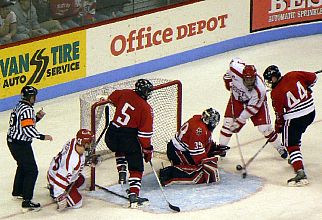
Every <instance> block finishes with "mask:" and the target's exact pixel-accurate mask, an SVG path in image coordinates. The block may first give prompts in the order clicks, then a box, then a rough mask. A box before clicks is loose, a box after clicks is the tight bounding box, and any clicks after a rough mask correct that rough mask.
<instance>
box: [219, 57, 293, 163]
mask: <svg viewBox="0 0 322 220" xmlns="http://www.w3.org/2000/svg"><path fill="white" fill-rule="evenodd" d="M223 78H224V82H225V86H226V89H227V90H229V91H230V92H231V96H230V98H229V100H228V103H227V107H226V112H225V118H224V123H223V126H222V128H221V131H220V137H219V144H221V145H227V144H228V143H229V141H230V139H231V136H232V134H233V133H238V132H239V131H240V130H241V129H242V127H243V126H244V125H245V124H246V121H247V120H248V119H250V120H251V121H252V122H253V124H254V126H256V127H257V128H258V130H259V132H260V133H262V134H263V135H264V136H265V138H267V139H268V141H269V143H270V144H271V145H272V146H273V147H274V148H275V149H276V150H277V151H278V153H279V154H280V156H281V157H282V158H283V159H286V158H287V156H288V155H287V151H286V150H285V148H284V147H283V146H282V145H281V141H280V140H279V138H278V134H277V133H276V132H275V131H274V129H273V126H272V125H271V120H270V116H269V110H268V105H267V96H266V87H265V84H264V82H263V80H262V78H261V77H260V76H259V75H258V74H257V71H256V68H255V66H253V65H246V64H245V62H244V61H242V60H241V59H239V58H234V59H232V60H231V62H230V64H229V70H228V71H227V73H226V74H225V75H224V77H223Z"/></svg>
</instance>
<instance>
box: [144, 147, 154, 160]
mask: <svg viewBox="0 0 322 220" xmlns="http://www.w3.org/2000/svg"><path fill="white" fill-rule="evenodd" d="M142 153H143V156H144V161H145V162H146V163H148V162H150V161H151V159H152V157H153V146H152V145H150V147H147V148H142Z"/></svg>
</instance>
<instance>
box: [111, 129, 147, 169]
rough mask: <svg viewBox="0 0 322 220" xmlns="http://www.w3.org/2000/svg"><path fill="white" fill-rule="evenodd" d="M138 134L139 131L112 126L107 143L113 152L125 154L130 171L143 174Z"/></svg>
mask: <svg viewBox="0 0 322 220" xmlns="http://www.w3.org/2000/svg"><path fill="white" fill-rule="evenodd" d="M137 134H138V132H137V129H132V128H117V127H115V126H114V125H113V124H110V126H109V128H108V130H107V132H106V135H105V143H106V145H107V147H108V148H109V149H110V150H111V151H113V152H119V153H124V154H125V158H126V160H127V163H128V168H129V170H130V171H139V172H143V171H144V165H143V157H142V151H141V146H140V143H139V140H138V137H137Z"/></svg>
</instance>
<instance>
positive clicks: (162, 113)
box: [80, 79, 182, 190]
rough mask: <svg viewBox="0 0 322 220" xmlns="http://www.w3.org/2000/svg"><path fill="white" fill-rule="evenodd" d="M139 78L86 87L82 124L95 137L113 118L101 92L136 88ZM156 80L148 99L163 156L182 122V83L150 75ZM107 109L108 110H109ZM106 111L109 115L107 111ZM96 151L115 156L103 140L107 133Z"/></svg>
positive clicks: (155, 138) (156, 147)
mask: <svg viewBox="0 0 322 220" xmlns="http://www.w3.org/2000/svg"><path fill="white" fill-rule="evenodd" d="M136 81H137V80H128V81H123V82H116V83H111V84H107V85H104V86H101V87H98V88H95V89H91V90H88V91H86V92H85V93H83V94H81V95H80V114H81V117H80V121H81V125H80V126H81V128H87V129H90V130H91V131H92V132H93V133H94V134H95V139H96V142H97V139H98V138H99V137H100V136H101V134H102V133H104V128H105V125H106V121H107V122H109V121H111V120H112V119H113V116H114V112H115V108H114V107H113V106H112V105H111V104H110V103H108V102H107V101H106V100H100V99H99V98H98V97H99V96H102V95H104V96H108V95H110V94H111V93H112V92H113V91H114V90H119V89H125V88H129V89H133V88H134V86H135V83H136ZM149 81H150V82H152V84H153V92H152V95H151V97H150V99H149V100H148V102H149V104H150V105H151V107H152V109H153V112H154V120H153V129H154V133H153V136H152V145H153V146H154V150H155V154H154V155H155V156H157V157H164V156H165V154H166V146H167V142H168V141H169V140H170V139H171V138H172V137H174V134H175V132H176V131H177V130H178V129H179V128H180V125H181V109H182V85H181V82H180V81H178V80H174V81H171V80H167V79H149ZM106 110H107V111H106ZM106 112H107V115H106ZM95 151H96V152H95V153H96V154H100V155H104V157H105V158H111V157H114V154H113V153H112V152H111V151H110V150H109V148H108V146H106V143H105V141H104V134H103V136H102V138H101V140H99V141H98V142H97V145H96V148H95ZM90 176H91V186H90V190H94V189H95V167H92V168H91V173H90Z"/></svg>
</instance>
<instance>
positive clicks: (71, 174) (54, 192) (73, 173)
mask: <svg viewBox="0 0 322 220" xmlns="http://www.w3.org/2000/svg"><path fill="white" fill-rule="evenodd" d="M93 140H94V135H93V134H92V132H91V131H89V130H87V129H80V130H79V131H78V132H77V134H76V138H73V139H71V140H70V141H68V142H67V143H66V144H65V145H64V147H63V149H62V150H61V151H60V152H59V153H58V154H57V155H56V156H55V157H54V158H53V160H52V161H51V163H50V167H49V170H48V172H47V180H48V185H49V192H50V196H51V197H52V198H53V199H54V200H55V201H56V202H57V210H58V211H62V210H64V209H65V208H67V207H69V208H80V207H81V206H82V202H83V200H82V196H81V194H80V193H79V191H78V190H79V189H84V188H85V177H84V176H83V175H82V170H83V169H84V166H85V153H84V152H85V150H89V149H90V147H91V144H92V142H93Z"/></svg>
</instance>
